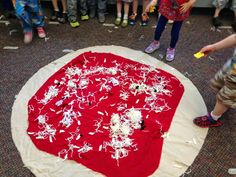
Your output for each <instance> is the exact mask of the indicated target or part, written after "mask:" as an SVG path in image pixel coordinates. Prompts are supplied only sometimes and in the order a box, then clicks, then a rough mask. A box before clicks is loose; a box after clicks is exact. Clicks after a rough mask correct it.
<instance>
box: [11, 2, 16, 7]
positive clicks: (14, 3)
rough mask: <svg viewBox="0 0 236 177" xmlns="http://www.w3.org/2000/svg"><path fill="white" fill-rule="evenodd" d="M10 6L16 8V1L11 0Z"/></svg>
mask: <svg viewBox="0 0 236 177" xmlns="http://www.w3.org/2000/svg"><path fill="white" fill-rule="evenodd" d="M12 4H13V6H14V8H15V7H16V0H12Z"/></svg>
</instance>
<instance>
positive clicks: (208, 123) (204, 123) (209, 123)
mask: <svg viewBox="0 0 236 177" xmlns="http://www.w3.org/2000/svg"><path fill="white" fill-rule="evenodd" d="M193 122H194V124H195V125H197V126H199V127H202V128H209V127H219V126H221V125H222V124H223V123H222V122H221V121H220V120H217V121H216V120H214V119H213V118H212V117H211V116H210V114H209V115H205V116H201V117H197V118H195V119H194V120H193Z"/></svg>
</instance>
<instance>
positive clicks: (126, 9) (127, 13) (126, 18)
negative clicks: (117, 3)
mask: <svg viewBox="0 0 236 177" xmlns="http://www.w3.org/2000/svg"><path fill="white" fill-rule="evenodd" d="M129 4H130V3H129V2H124V17H123V21H122V24H121V26H122V27H126V26H128V15H129Z"/></svg>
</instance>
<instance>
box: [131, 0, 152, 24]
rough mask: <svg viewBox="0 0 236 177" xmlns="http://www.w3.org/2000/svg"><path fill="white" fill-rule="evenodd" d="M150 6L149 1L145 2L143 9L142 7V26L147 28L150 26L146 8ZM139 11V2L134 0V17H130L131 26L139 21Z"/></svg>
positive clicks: (144, 0)
mask: <svg viewBox="0 0 236 177" xmlns="http://www.w3.org/2000/svg"><path fill="white" fill-rule="evenodd" d="M147 5H148V0H143V7H142V9H143V10H142V14H141V26H147V25H148V20H149V17H148V14H147V12H146V11H145V10H146V7H147ZM137 11H138V0H133V4H132V15H130V16H129V24H130V25H135V23H136V21H137Z"/></svg>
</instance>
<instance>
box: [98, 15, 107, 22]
mask: <svg viewBox="0 0 236 177" xmlns="http://www.w3.org/2000/svg"><path fill="white" fill-rule="evenodd" d="M105 20H106V18H105V15H104V14H98V21H99V22H100V23H104V22H105Z"/></svg>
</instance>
